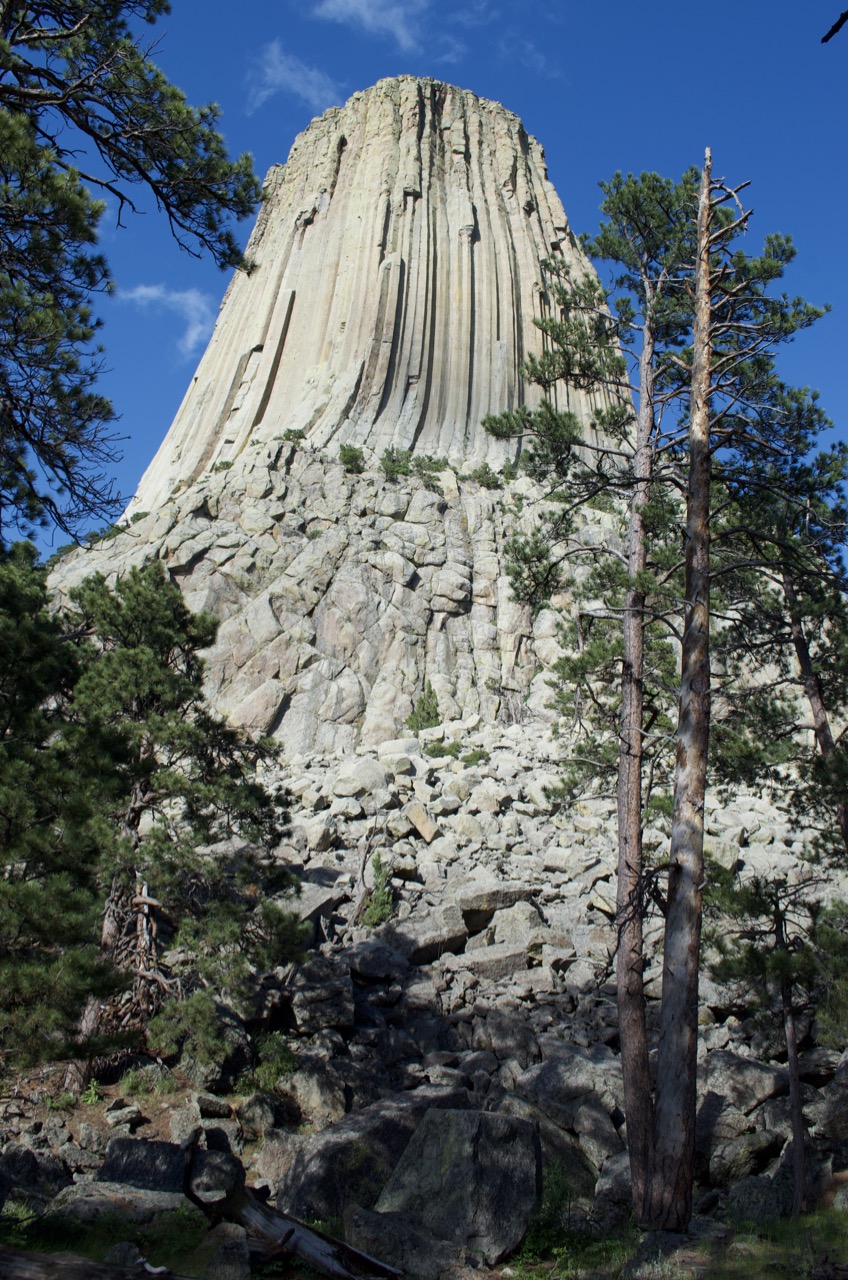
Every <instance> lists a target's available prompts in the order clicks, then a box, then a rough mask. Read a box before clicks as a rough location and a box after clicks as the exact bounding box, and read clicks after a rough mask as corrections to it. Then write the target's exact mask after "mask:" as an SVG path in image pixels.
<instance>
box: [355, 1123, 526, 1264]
mask: <svg viewBox="0 0 848 1280" xmlns="http://www.w3.org/2000/svg"><path fill="white" fill-rule="evenodd" d="M541 1189H542V1154H541V1148H540V1146H539V1134H538V1131H537V1129H536V1128H535V1126H534V1125H532V1124H528V1123H527V1121H525V1120H517V1119H516V1118H515V1117H514V1116H506V1115H490V1114H487V1113H486V1112H482V1111H428V1112H427V1115H426V1116H425V1117H424V1119H423V1120H422V1122H421V1124H420V1125H419V1126H418V1129H417V1130H416V1132H415V1135H414V1137H413V1138H412V1141H411V1142H410V1143H409V1146H408V1147H407V1148H406V1150H405V1151H404V1153H403V1155H402V1156H401V1158H400V1160H399V1162H398V1164H397V1165H396V1167H395V1171H394V1173H393V1174H392V1176H391V1178H390V1179H389V1182H388V1184H387V1186H386V1188H385V1190H384V1191H383V1194H382V1195H381V1196H380V1199H379V1200H378V1202H377V1211H378V1212H379V1213H383V1212H386V1213H399V1212H402V1213H407V1214H411V1215H413V1216H414V1217H417V1218H418V1219H419V1220H420V1221H421V1222H422V1223H423V1224H424V1226H425V1227H426V1228H427V1229H428V1230H429V1231H431V1232H432V1233H433V1235H434V1236H436V1237H437V1238H439V1239H441V1240H448V1241H451V1242H452V1243H454V1244H461V1245H464V1246H465V1248H466V1249H467V1250H468V1252H469V1253H470V1254H472V1255H474V1254H477V1255H480V1256H482V1257H483V1259H484V1260H485V1261H486V1262H487V1263H489V1265H490V1266H493V1265H494V1264H495V1263H497V1262H500V1260H501V1258H505V1257H506V1256H507V1254H509V1253H511V1252H512V1251H513V1250H514V1249H516V1248H517V1247H518V1245H519V1244H520V1243H521V1240H522V1239H523V1237H524V1233H525V1231H526V1230H527V1226H528V1224H529V1222H530V1218H531V1216H532V1214H533V1210H534V1209H535V1207H536V1203H537V1200H538V1197H539V1195H540V1194H541Z"/></svg>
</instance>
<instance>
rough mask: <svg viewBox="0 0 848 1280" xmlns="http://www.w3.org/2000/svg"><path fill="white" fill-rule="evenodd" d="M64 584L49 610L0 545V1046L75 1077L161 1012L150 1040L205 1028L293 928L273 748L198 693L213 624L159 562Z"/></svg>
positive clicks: (28, 560) (31, 556)
mask: <svg viewBox="0 0 848 1280" xmlns="http://www.w3.org/2000/svg"><path fill="white" fill-rule="evenodd" d="M75 595H76V607H75V611H74V612H73V613H72V614H70V615H67V616H64V617H56V616H52V615H51V614H50V613H49V612H48V609H47V596H46V591H45V587H44V571H43V570H41V569H39V568H38V566H37V565H36V556H35V551H34V549H33V548H32V547H31V546H28V545H26V544H19V545H17V546H16V547H14V548H12V550H11V551H8V552H4V553H3V555H2V558H0V656H2V659H3V662H2V671H0V715H2V735H0V849H2V865H3V867H4V872H3V875H2V876H0V1054H2V1056H3V1059H4V1060H5V1061H6V1062H7V1063H10V1064H20V1063H25V1062H27V1061H33V1060H37V1059H39V1058H45V1057H46V1058H49V1059H51V1060H54V1061H56V1060H62V1059H66V1058H69V1057H71V1058H73V1059H75V1060H76V1065H75V1066H72V1068H71V1069H69V1074H68V1080H69V1083H76V1084H79V1083H80V1081H81V1080H82V1079H83V1078H84V1076H85V1073H86V1070H87V1068H86V1066H85V1063H86V1062H87V1061H90V1059H91V1057H92V1056H93V1055H96V1054H98V1053H100V1052H101V1051H103V1050H104V1048H106V1047H108V1045H110V1044H112V1045H114V1044H115V1043H117V1042H118V1041H119V1040H120V1039H121V1038H123V1039H124V1041H125V1040H126V1036H127V1033H132V1034H134V1035H135V1037H136V1039H138V1038H139V1037H140V1036H144V1035H148V1034H151V1030H150V1024H151V1020H152V1019H153V1018H154V1015H156V1014H157V1013H160V1012H161V1013H162V1015H163V1018H164V1022H163V1024H162V1026H161V1027H160V1028H159V1031H158V1036H159V1039H160V1040H161V1041H163V1042H164V1041H165V1040H168V1039H169V1038H170V1039H171V1040H173V1039H174V1037H175V1036H176V1039H177V1040H180V1039H183V1038H185V1036H186V1035H190V1034H192V1033H194V1034H197V1032H198V1029H199V1028H201V1027H208V1026H211V1027H212V1029H213V1031H214V1028H215V1025H216V1022H215V1013H214V1004H215V1001H216V1000H223V1001H225V1002H227V1003H229V1004H231V1005H235V1006H237V1007H239V1006H241V1005H242V1003H243V1002H244V1001H245V999H246V998H247V996H248V995H249V992H250V989H251V985H252V982H253V980H254V978H255V975H256V974H257V973H260V972H264V971H267V970H268V969H271V968H273V967H274V966H275V965H277V964H280V963H283V962H285V961H287V960H289V959H291V958H292V957H293V956H294V955H296V954H297V953H298V951H299V946H300V939H301V932H302V931H301V929H300V926H299V924H298V922H297V920H296V919H295V917H294V916H293V915H292V914H291V913H290V912H289V911H288V910H287V909H286V903H285V898H286V896H287V895H288V894H289V892H290V891H291V890H292V889H293V888H294V887H295V882H294V878H293V876H292V874H291V873H290V871H289V870H288V868H287V867H286V866H285V865H284V864H283V863H282V862H280V860H279V859H278V858H277V856H276V847H277V845H278V843H279V839H280V834H281V824H282V823H283V822H284V821H285V817H286V800H285V795H284V794H282V793H279V792H277V791H276V790H275V789H274V787H273V783H272V782H270V781H269V782H268V783H267V784H266V783H264V782H263V781H261V780H260V779H261V777H262V773H263V770H265V771H266V773H265V776H266V777H268V778H269V779H270V777H271V774H270V773H269V772H268V770H269V769H270V768H271V767H272V766H273V761H274V750H273V747H272V745H271V744H264V743H253V742H251V741H250V740H249V739H247V738H246V737H245V736H243V735H241V734H239V733H238V732H237V731H236V730H233V729H230V728H229V727H228V726H227V725H226V724H225V723H224V722H223V721H222V720H220V719H219V718H218V717H217V716H215V715H214V714H213V713H212V712H211V711H210V710H209V708H208V707H207V706H206V704H205V702H204V699H203V693H202V678H203V663H202V660H201V658H200V656H199V651H200V650H201V649H203V648H204V647H206V646H208V645H209V644H210V643H211V642H212V640H213V639H214V635H215V631H216V625H217V624H216V622H215V620H214V619H213V618H211V617H210V616H208V615H205V614H200V615H194V614H192V613H191V612H190V611H189V610H188V609H187V608H186V607H185V605H184V604H183V601H182V597H181V595H180V592H179V590H178V588H177V587H176V586H175V585H174V584H172V583H171V582H170V581H169V580H168V578H167V576H166V574H165V571H164V569H163V568H162V565H161V564H160V563H158V562H154V563H153V564H152V565H149V566H147V567H146V568H144V569H134V570H131V571H130V572H129V573H128V574H127V576H126V577H125V578H123V579H121V580H119V582H118V583H117V584H116V586H115V588H114V589H113V590H112V589H110V588H109V587H108V586H107V584H106V582H105V581H104V579H103V578H102V577H99V576H96V577H94V578H91V579H89V580H87V581H86V582H84V583H83V584H82V586H81V587H80V588H79V589H78V591H77V592H76V593H75ZM155 1032H156V1029H155V1028H154V1033H155ZM206 1038H207V1040H208V1039H209V1036H208V1034H207V1036H206Z"/></svg>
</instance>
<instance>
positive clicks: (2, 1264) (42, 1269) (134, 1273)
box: [0, 1246, 190, 1280]
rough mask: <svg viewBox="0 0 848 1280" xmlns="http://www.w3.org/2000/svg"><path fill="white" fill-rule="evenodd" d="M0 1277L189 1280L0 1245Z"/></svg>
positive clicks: (161, 1272) (172, 1273) (159, 1270)
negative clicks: (151, 1277)
mask: <svg viewBox="0 0 848 1280" xmlns="http://www.w3.org/2000/svg"><path fill="white" fill-rule="evenodd" d="M0 1276H2V1277H3V1280H143V1278H144V1277H146V1276H157V1277H158V1278H159V1280H190V1278H189V1277H188V1276H181V1275H178V1274H177V1272H176V1271H170V1270H169V1269H168V1268H167V1267H152V1266H151V1265H150V1264H149V1263H147V1264H144V1265H142V1266H132V1267H128V1266H114V1265H112V1264H110V1263H108V1262H92V1261H91V1259H90V1258H81V1257H80V1256H79V1254H75V1253H29V1252H27V1251H26V1250H24V1249H6V1248H3V1247H2V1246H0Z"/></svg>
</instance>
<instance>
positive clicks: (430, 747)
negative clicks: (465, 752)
mask: <svg viewBox="0 0 848 1280" xmlns="http://www.w3.org/2000/svg"><path fill="white" fill-rule="evenodd" d="M461 751H462V747H461V746H460V745H459V743H458V742H428V743H427V745H426V747H425V748H424V754H425V756H431V757H432V759H434V760H443V759H445V758H446V757H447V758H449V759H451V760H458V759H459V753H460V752H461Z"/></svg>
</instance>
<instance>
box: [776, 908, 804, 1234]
mask: <svg viewBox="0 0 848 1280" xmlns="http://www.w3.org/2000/svg"><path fill="white" fill-rule="evenodd" d="M774 923H775V934H776V941H777V947H778V950H779V951H787V950H788V944H787V941H786V931H785V929H784V927H783V915H782V912H781V910H780V907H779V906H777V907H776V909H775V916H774ZM780 1007H781V1012H782V1014H783V1037H784V1040H785V1041H786V1068H787V1071H788V1074H789V1114H790V1117H791V1120H792V1174H793V1177H794V1181H795V1191H794V1194H793V1197H792V1217H793V1218H797V1217H798V1215H799V1214H800V1212H801V1210H802V1209H803V1208H804V1183H805V1181H806V1160H805V1152H804V1144H805V1140H806V1134H805V1132H804V1109H803V1105H802V1102H801V1069H800V1066H799V1064H798V1037H797V1036H796V1034H795V1010H794V1008H793V1007H792V983H791V982H790V980H789V978H787V977H784V978H782V979H781V983H780Z"/></svg>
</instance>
